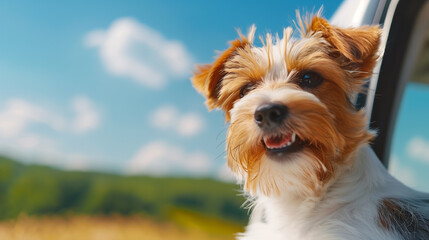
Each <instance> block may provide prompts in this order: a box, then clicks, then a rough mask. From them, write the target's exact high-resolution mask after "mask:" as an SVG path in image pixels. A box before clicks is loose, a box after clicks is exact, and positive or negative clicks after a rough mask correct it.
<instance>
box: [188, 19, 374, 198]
mask: <svg viewBox="0 0 429 240" xmlns="http://www.w3.org/2000/svg"><path fill="white" fill-rule="evenodd" d="M298 25H299V26H300V32H301V38H300V39H294V38H292V37H291V35H292V29H291V28H286V29H285V30H284V32H283V38H281V39H280V38H279V37H278V36H277V37H275V38H274V39H273V37H272V35H270V34H267V36H266V38H265V41H264V40H263V39H262V38H261V41H262V43H263V46H262V47H256V46H254V44H253V39H254V35H255V27H251V29H250V30H249V33H248V36H243V35H241V34H240V37H241V38H240V39H237V40H235V41H232V42H231V47H230V48H229V49H227V50H226V51H224V52H223V53H222V54H221V55H220V56H219V57H218V58H217V59H216V61H215V62H214V63H213V64H210V65H203V66H199V67H198V71H197V73H196V74H195V76H194V77H193V78H192V82H193V85H194V87H195V88H196V89H197V90H198V91H199V92H200V93H202V94H203V95H204V96H205V97H206V98H207V101H206V104H207V106H208V107H209V108H210V109H213V108H219V109H222V110H223V111H224V112H225V117H226V120H227V121H230V126H229V129H228V134H227V156H228V166H229V167H230V168H231V170H232V171H233V172H235V173H236V175H237V176H238V177H241V179H243V180H244V183H245V189H246V190H248V191H249V192H250V193H252V194H254V195H266V196H270V195H273V194H281V193H283V192H287V193H288V194H290V193H293V194H297V195H300V196H315V195H319V194H321V193H322V191H323V190H324V189H325V186H327V184H328V183H329V182H330V181H331V180H332V179H334V178H335V176H336V174H337V172H338V170H339V169H340V168H341V167H342V166H346V165H349V164H350V161H349V160H348V159H349V158H348V156H349V155H350V154H351V153H353V152H354V150H356V149H357V148H358V147H359V146H360V145H361V144H363V143H367V142H368V141H369V140H371V139H372V137H373V135H372V134H371V133H370V132H368V131H367V128H366V124H365V123H366V121H365V117H364V114H363V112H362V111H357V110H356V109H355V108H354V106H353V103H352V99H353V98H354V97H355V95H356V93H358V92H359V91H360V89H361V86H362V84H363V83H364V79H366V78H368V77H369V76H370V75H371V72H372V69H373V67H374V65H375V63H376V60H377V57H378V55H377V51H378V45H379V38H380V29H379V28H378V27H376V26H372V27H369V26H366V27H360V28H338V27H335V26H331V25H330V24H329V23H328V22H327V21H326V20H325V19H323V18H321V17H319V16H315V17H313V18H312V19H311V20H309V21H301V18H299V20H298Z"/></svg>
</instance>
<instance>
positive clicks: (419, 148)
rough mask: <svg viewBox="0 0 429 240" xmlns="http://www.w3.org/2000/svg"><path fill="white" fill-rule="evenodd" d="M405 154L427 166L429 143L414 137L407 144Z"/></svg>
mask: <svg viewBox="0 0 429 240" xmlns="http://www.w3.org/2000/svg"><path fill="white" fill-rule="evenodd" d="M407 153H408V154H409V155H410V156H411V157H413V158H415V159H418V160H420V161H422V162H424V163H428V164H429V141H428V140H425V139H424V138H422V137H419V136H417V137H414V138H412V139H411V140H410V141H409V142H408V146H407Z"/></svg>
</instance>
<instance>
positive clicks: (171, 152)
mask: <svg viewBox="0 0 429 240" xmlns="http://www.w3.org/2000/svg"><path fill="white" fill-rule="evenodd" d="M212 167H213V163H212V162H211V161H210V158H209V157H208V156H207V155H206V154H205V153H203V152H198V151H196V152H186V151H185V150H184V149H182V148H180V147H178V146H174V145H170V144H167V143H165V142H162V141H155V142H151V143H149V144H147V145H145V146H143V147H141V148H140V149H139V150H138V151H137V153H136V154H135V155H134V156H133V157H132V159H131V160H130V161H129V163H128V165H127V167H126V172H127V173H130V174H141V173H144V174H149V175H165V174H182V175H183V174H186V175H193V176H195V175H197V176H204V175H207V174H208V173H210V172H211V169H212Z"/></svg>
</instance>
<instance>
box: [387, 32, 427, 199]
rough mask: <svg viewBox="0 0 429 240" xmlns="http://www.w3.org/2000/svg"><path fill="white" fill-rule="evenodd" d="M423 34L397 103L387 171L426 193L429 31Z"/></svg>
mask: <svg viewBox="0 0 429 240" xmlns="http://www.w3.org/2000/svg"><path fill="white" fill-rule="evenodd" d="M425 35H426V36H425V40H424V41H423V44H422V48H421V51H420V52H419V53H418V55H417V56H418V57H417V59H416V61H415V64H414V66H413V67H412V69H413V70H412V73H411V74H410V77H409V79H408V81H407V83H406V85H405V89H404V93H403V96H402V100H401V103H400V108H399V112H398V116H397V121H396V125H395V128H394V132H393V139H392V145H391V146H392V147H391V151H390V160H389V172H390V173H391V174H392V175H394V176H395V177H397V178H398V179H400V180H401V181H402V182H404V183H405V184H407V185H409V186H411V187H413V188H416V189H418V190H421V191H426V192H429V31H426V33H425Z"/></svg>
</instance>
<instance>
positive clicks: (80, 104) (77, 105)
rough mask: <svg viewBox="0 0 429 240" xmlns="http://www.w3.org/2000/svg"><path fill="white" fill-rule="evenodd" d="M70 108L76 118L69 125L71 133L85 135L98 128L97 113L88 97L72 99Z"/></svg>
mask: <svg viewBox="0 0 429 240" xmlns="http://www.w3.org/2000/svg"><path fill="white" fill-rule="evenodd" d="M72 108H73V110H74V111H75V113H76V117H75V119H74V120H73V122H72V123H71V124H72V129H73V131H75V132H76V133H85V132H87V131H90V130H93V129H95V128H97V127H98V126H99V124H100V116H99V113H98V111H97V110H96V108H95V106H94V104H93V103H92V101H91V100H90V99H89V98H88V97H85V96H78V97H76V98H74V99H73V102H72Z"/></svg>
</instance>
